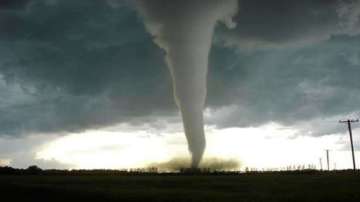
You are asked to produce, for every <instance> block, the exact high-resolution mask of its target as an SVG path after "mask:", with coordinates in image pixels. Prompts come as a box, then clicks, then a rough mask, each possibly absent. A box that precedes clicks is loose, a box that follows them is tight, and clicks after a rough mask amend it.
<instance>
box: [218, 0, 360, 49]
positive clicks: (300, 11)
mask: <svg viewBox="0 0 360 202" xmlns="http://www.w3.org/2000/svg"><path fill="white" fill-rule="evenodd" d="M239 2H240V12H239V13H238V15H237V17H236V21H237V23H238V25H239V26H237V28H236V29H234V30H230V31H225V30H224V31H223V32H222V34H223V36H221V37H220V38H221V39H223V40H224V42H225V43H226V44H227V45H230V46H232V45H236V46H241V47H242V48H246V49H254V48H255V49H259V48H260V49H264V48H279V47H283V46H290V47H293V46H304V45H306V44H311V43H316V42H318V41H321V40H326V39H329V38H330V37H331V36H332V35H337V34H348V35H354V34H358V33H359V32H360V20H359V14H360V1H358V0H353V1H352V0H350V1H342V0H305V1H295V0H272V1H263V0H253V1H251V0H240V1H239Z"/></svg>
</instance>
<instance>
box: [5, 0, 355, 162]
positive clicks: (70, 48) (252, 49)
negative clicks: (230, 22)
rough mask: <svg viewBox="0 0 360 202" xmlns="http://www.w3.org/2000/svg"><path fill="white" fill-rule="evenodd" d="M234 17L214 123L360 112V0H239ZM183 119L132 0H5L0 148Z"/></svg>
mask: <svg viewBox="0 0 360 202" xmlns="http://www.w3.org/2000/svg"><path fill="white" fill-rule="evenodd" d="M205 3H206V1H204V4H205ZM184 13H185V12H184ZM235 21H236V23H237V27H236V28H235V29H232V30H229V29H227V28H226V27H225V26H223V25H219V26H217V27H216V30H215V35H214V39H213V45H212V49H211V53H210V57H209V76H208V98H207V104H206V110H205V117H206V124H207V126H209V127H214V128H216V129H217V130H225V129H227V128H250V127H255V128H257V127H262V126H264V125H267V124H272V123H275V124H279V125H281V126H283V127H285V128H286V127H289V128H293V129H294V130H296V131H297V133H294V135H295V136H301V135H306V136H310V137H321V136H327V135H333V134H338V133H342V132H344V125H341V124H337V121H338V120H339V119H347V118H358V117H359V116H360V107H359V103H360V81H359V75H360V1H358V0H346V1H345V0H344V1H341V0H328V1H324V0H303V1H295V0H272V1H261V0H240V1H239V12H238V14H237V16H236V17H235ZM180 121H181V120H180V118H179V114H178V111H177V108H176V106H175V104H174V101H173V96H172V86H171V78H170V74H169V72H168V69H167V67H166V64H165V62H164V52H163V50H161V49H160V48H159V47H158V46H157V45H156V44H155V43H154V42H153V40H152V37H151V35H150V34H149V33H148V32H147V31H146V29H145V27H144V23H143V20H142V18H141V17H140V16H139V15H138V12H137V10H136V8H135V6H134V4H133V3H132V1H126V0H107V1H105V0H78V1H61V0H5V1H0V145H1V146H0V159H12V160H13V161H15V160H14V159H16V158H21V159H32V158H33V156H31V155H33V153H31V152H33V151H35V150H36V146H38V145H41V144H44V143H46V142H48V141H50V140H53V139H56V138H59V137H63V136H66V135H68V134H70V133H71V134H75V133H84V132H86V131H88V130H98V129H102V128H107V127H113V126H117V125H121V124H123V125H127V129H126V130H143V129H144V128H146V130H152V131H155V132H154V133H157V132H156V131H169V130H171V129H169V125H177V124H178V123H179V122H180ZM354 127H356V125H354ZM129 128H130V129H129ZM178 128H180V129H181V127H178ZM273 135H276V134H273ZM30 139H31V140H30ZM22 141H23V142H26V144H25V143H21V144H19V142H22ZM24 145H27V146H26V147H25V146H24ZM30 151H31V152H30ZM22 153H26V157H25V154H22ZM30 153H31V154H30ZM21 155H24V156H21ZM4 161H5V160H4ZM17 162H18V163H17V165H18V166H25V164H27V162H31V160H17ZM19 162H21V163H19ZM48 163H49V162H48ZM50 163H51V162H50Z"/></svg>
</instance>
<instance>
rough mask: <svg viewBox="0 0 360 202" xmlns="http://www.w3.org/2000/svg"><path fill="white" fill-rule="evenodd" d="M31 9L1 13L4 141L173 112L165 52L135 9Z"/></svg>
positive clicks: (79, 4) (99, 4) (39, 4)
mask: <svg viewBox="0 0 360 202" xmlns="http://www.w3.org/2000/svg"><path fill="white" fill-rule="evenodd" d="M31 3H32V5H31V7H30V8H27V9H25V8H24V9H20V8H19V9H17V10H16V11H14V12H13V11H11V12H8V11H6V12H5V11H4V12H3V11H1V13H0V15H1V19H7V20H5V21H0V23H1V24H0V27H1V28H3V29H2V31H1V32H0V44H1V45H0V55H1V56H0V57H1V61H0V74H1V75H2V79H1V80H2V82H1V85H2V86H1V88H3V89H6V90H7V91H2V92H0V93H1V94H2V95H4V96H1V98H0V99H1V103H0V105H1V111H2V112H3V113H2V116H1V117H0V122H1V125H2V127H1V132H0V134H19V133H30V132H56V131H69V130H81V129H86V128H91V127H98V126H104V125H108V124H112V123H116V122H125V121H130V120H131V119H132V118H134V117H139V116H140V117H143V116H146V115H148V114H151V113H153V112H154V113H162V111H169V110H168V109H172V108H174V106H173V103H172V99H171V87H170V79H169V76H168V74H167V72H166V71H167V70H166V68H165V66H164V64H163V60H162V53H161V51H160V50H159V49H158V48H157V47H156V46H155V45H154V44H153V43H152V40H151V38H150V36H148V34H147V33H146V31H145V30H144V27H143V24H142V22H141V21H140V20H139V19H138V18H137V15H136V13H135V11H134V10H133V9H129V8H126V7H114V6H113V4H111V6H109V4H108V3H107V2H105V1H76V2H70V1H66V2H60V1H59V2H57V3H56V4H48V3H47V1H33V2H31ZM10 22H11V23H10ZM10 24H11V27H10ZM6 94H11V95H12V96H6ZM15 94H16V95H15ZM19 99H20V100H19ZM21 99H23V100H21ZM6 103H7V104H6Z"/></svg>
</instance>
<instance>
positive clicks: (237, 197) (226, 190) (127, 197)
mask: <svg viewBox="0 0 360 202" xmlns="http://www.w3.org/2000/svg"><path fill="white" fill-rule="evenodd" d="M0 193H1V196H0V198H1V199H5V198H6V199H10V200H11V201H14V200H17V201H20V200H21V201H89V200H91V201H95V200H97V201H147V202H153V201H169V202H170V201H186V202H191V201H206V202H211V201H227V202H230V201H244V202H258V201H266V202H272V201H274V202H282V201H299V202H300V201H301V202H315V201H316V202H320V201H321V202H332V201H339V202H359V201H360V175H359V174H352V173H351V172H344V173H315V174H295V173H263V174H249V175H246V174H242V175H220V176H216V175H194V176H191V175H154V176H146V175H133V176H130V175H129V176H127V175H123V176H120V175H117V176H116V175H115V176H105V175H104V176H93V175H90V176H86V175H84V176H42V175H39V176H31V175H28V176H26V175H22V176H4V175H3V176H0ZM2 201H3V200H2Z"/></svg>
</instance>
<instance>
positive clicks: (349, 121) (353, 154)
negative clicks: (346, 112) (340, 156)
mask: <svg viewBox="0 0 360 202" xmlns="http://www.w3.org/2000/svg"><path fill="white" fill-rule="evenodd" d="M339 122H340V123H347V125H348V129H349V135H350V144H351V154H352V160H353V169H354V170H356V163H355V153H354V144H353V138H352V129H351V123H355V122H359V119H356V120H351V119H348V120H344V121H339Z"/></svg>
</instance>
